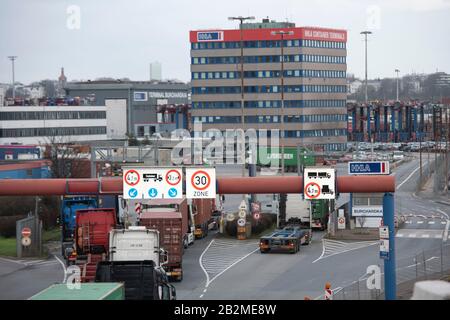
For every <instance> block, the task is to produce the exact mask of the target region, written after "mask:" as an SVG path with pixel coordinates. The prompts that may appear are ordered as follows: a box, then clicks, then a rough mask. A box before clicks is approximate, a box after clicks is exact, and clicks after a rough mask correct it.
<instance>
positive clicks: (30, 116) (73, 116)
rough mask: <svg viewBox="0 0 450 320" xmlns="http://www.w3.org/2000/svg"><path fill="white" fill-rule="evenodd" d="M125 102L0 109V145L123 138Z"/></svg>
mask: <svg viewBox="0 0 450 320" xmlns="http://www.w3.org/2000/svg"><path fill="white" fill-rule="evenodd" d="M125 118H126V102H125V101H124V100H116V99H113V100H108V99H106V100H105V105H103V106H10V107H2V108H0V144H2V145H3V144H35V145H42V144H47V143H52V142H61V143H68V142H82V141H95V140H107V139H117V138H122V139H123V138H125V134H126V123H125V121H123V119H125Z"/></svg>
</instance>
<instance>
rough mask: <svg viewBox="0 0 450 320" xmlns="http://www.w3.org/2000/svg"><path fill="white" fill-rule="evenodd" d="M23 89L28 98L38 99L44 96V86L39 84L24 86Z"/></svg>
mask: <svg viewBox="0 0 450 320" xmlns="http://www.w3.org/2000/svg"><path fill="white" fill-rule="evenodd" d="M23 90H24V92H25V94H26V97H27V98H29V99H40V98H43V97H45V87H44V86H42V85H40V84H32V85H29V86H24V87H23Z"/></svg>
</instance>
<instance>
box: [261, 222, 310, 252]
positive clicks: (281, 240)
mask: <svg viewBox="0 0 450 320" xmlns="http://www.w3.org/2000/svg"><path fill="white" fill-rule="evenodd" d="M310 242H311V232H310V230H309V229H302V228H301V227H300V226H286V227H284V228H283V229H281V230H275V231H274V232H273V233H272V234H270V235H268V236H263V237H261V239H260V241H259V250H260V251H261V253H266V252H268V251H272V250H285V251H288V252H290V253H296V252H298V251H300V245H303V244H309V243H310Z"/></svg>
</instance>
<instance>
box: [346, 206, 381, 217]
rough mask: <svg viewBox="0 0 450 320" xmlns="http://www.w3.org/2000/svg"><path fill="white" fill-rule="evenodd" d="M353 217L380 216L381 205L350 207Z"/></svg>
mask: <svg viewBox="0 0 450 320" xmlns="http://www.w3.org/2000/svg"><path fill="white" fill-rule="evenodd" d="M352 216H353V217H382V216H383V206H361V207H353V208H352Z"/></svg>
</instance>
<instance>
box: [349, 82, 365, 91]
mask: <svg viewBox="0 0 450 320" xmlns="http://www.w3.org/2000/svg"><path fill="white" fill-rule="evenodd" d="M362 85H363V82H362V81H361V80H359V79H355V80H353V81H350V82H349V83H348V93H349V94H355V93H356V92H358V90H359V88H360V87H361V86H362Z"/></svg>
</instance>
